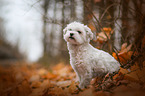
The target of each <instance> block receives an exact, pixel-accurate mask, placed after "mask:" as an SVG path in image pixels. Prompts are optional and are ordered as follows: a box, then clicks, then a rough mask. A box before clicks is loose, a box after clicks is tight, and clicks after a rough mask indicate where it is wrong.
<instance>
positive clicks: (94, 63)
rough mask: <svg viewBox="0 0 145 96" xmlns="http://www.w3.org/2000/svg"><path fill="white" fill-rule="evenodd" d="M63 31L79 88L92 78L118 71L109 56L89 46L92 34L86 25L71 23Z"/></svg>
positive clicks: (116, 64)
mask: <svg viewBox="0 0 145 96" xmlns="http://www.w3.org/2000/svg"><path fill="white" fill-rule="evenodd" d="M63 31H64V39H65V41H66V42H67V47H68V50H69V54H70V64H71V66H72V68H73V69H74V71H75V72H76V74H77V77H78V79H79V82H80V85H79V86H80V88H84V87H86V86H87V85H89V84H90V81H91V79H92V78H94V77H102V76H105V75H106V74H107V73H111V74H112V73H113V72H117V71H118V70H119V68H120V64H119V63H118V62H117V61H116V60H115V59H114V58H113V57H112V56H111V55H110V54H108V53H107V52H104V51H102V50H98V49H96V48H94V47H93V46H92V45H90V44H89V42H90V40H92V39H93V33H92V32H91V29H90V28H88V27H87V26H86V25H84V24H81V23H79V22H72V23H70V24H68V25H67V27H66V28H65V29H64V30H63Z"/></svg>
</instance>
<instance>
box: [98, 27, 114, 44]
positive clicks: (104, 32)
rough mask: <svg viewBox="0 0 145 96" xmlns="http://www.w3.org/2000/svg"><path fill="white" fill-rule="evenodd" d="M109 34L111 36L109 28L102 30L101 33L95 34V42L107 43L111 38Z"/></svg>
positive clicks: (111, 32)
mask: <svg viewBox="0 0 145 96" xmlns="http://www.w3.org/2000/svg"><path fill="white" fill-rule="evenodd" d="M111 34H113V31H112V29H111V28H110V27H109V28H103V29H102V32H100V33H98V34H97V40H96V41H99V42H100V43H102V42H104V41H107V40H108V39H110V38H111Z"/></svg>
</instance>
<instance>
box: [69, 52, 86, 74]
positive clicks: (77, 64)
mask: <svg viewBox="0 0 145 96" xmlns="http://www.w3.org/2000/svg"><path fill="white" fill-rule="evenodd" d="M86 55H87V50H83V52H82V50H78V51H76V52H75V53H74V54H72V56H71V59H72V60H73V62H72V66H73V67H74V68H75V70H77V71H78V72H79V73H80V74H84V72H85V71H87V70H88V66H87V65H88V60H87V59H88V58H87V56H86Z"/></svg>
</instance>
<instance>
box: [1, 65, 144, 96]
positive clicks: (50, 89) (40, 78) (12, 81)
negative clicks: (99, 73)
mask: <svg viewBox="0 0 145 96" xmlns="http://www.w3.org/2000/svg"><path fill="white" fill-rule="evenodd" d="M144 65H145V63H144ZM144 73H145V68H144V67H143V68H142V69H141V70H140V69H139V68H138V67H137V66H136V65H133V66H132V67H131V69H130V71H128V70H126V69H123V68H121V69H120V71H119V73H118V74H117V75H115V76H114V77H113V80H111V81H110V82H107V83H105V81H104V82H102V84H103V86H105V88H104V89H103V90H102V89H99V86H100V85H97V83H96V81H97V79H93V80H92V81H91V85H90V86H89V87H88V88H85V89H80V88H79V87H78V83H75V78H76V75H75V73H74V71H73V70H72V68H71V66H70V65H65V64H63V63H59V64H57V65H55V66H52V67H49V69H48V68H47V67H43V66H42V65H40V64H31V65H30V64H27V63H24V62H17V63H15V64H14V65H12V66H9V67H6V66H5V67H4V66H1V67H0V96H145V74H144ZM101 86H102V85H101Z"/></svg>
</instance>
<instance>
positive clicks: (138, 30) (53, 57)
mask: <svg viewBox="0 0 145 96" xmlns="http://www.w3.org/2000/svg"><path fill="white" fill-rule="evenodd" d="M144 9H145V1H144V0H13V1H11V0H0V60H1V61H4V60H12V61H15V60H26V61H31V62H36V61H39V62H42V63H43V64H51V63H58V62H67V63H68V62H69V55H68V51H67V48H66V43H65V42H64V40H63V36H62V33H63V32H62V30H63V28H64V27H65V26H66V25H67V24H68V23H70V22H73V21H79V22H82V23H84V24H86V25H88V26H89V27H90V28H91V30H92V31H93V33H94V39H93V40H92V41H91V44H92V45H93V46H94V47H96V48H99V49H102V50H105V51H107V52H109V53H110V54H112V52H115V53H118V52H119V51H120V50H121V46H122V44H123V43H127V45H130V44H132V46H133V47H132V50H133V52H139V53H141V54H143V53H144V47H141V46H142V40H143V39H144V38H145V37H144V36H145V35H144V34H145V32H144V28H145V10H144ZM141 56H143V55H141Z"/></svg>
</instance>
